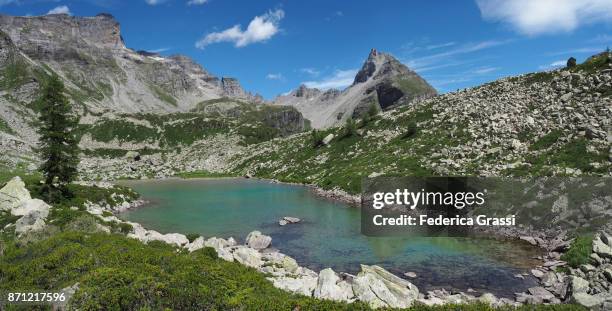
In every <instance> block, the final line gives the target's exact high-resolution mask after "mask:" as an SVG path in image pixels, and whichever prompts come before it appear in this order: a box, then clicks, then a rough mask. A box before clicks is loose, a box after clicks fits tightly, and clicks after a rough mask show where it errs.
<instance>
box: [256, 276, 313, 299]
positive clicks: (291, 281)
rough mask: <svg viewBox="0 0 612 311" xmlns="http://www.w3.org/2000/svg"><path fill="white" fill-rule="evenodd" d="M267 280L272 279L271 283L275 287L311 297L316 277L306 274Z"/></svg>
mask: <svg viewBox="0 0 612 311" xmlns="http://www.w3.org/2000/svg"><path fill="white" fill-rule="evenodd" d="M268 280H270V281H272V284H273V285H274V287H276V288H280V289H282V290H286V291H288V292H291V293H294V294H300V295H304V296H308V297H312V292H313V291H314V289H315V287H316V286H317V278H316V277H313V276H307V275H303V276H298V277H289V276H281V277H276V278H268Z"/></svg>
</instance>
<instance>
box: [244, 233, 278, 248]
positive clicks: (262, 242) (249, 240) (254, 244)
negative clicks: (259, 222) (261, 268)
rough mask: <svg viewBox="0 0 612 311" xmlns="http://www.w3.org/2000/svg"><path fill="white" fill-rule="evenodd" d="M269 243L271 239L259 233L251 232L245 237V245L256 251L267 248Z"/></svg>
mask: <svg viewBox="0 0 612 311" xmlns="http://www.w3.org/2000/svg"><path fill="white" fill-rule="evenodd" d="M271 243H272V238H271V237H269V236H267V235H264V234H262V233H261V232H259V231H253V232H251V233H249V235H247V237H246V245H247V246H248V247H250V248H253V249H256V250H260V249H265V248H268V246H270V244H271Z"/></svg>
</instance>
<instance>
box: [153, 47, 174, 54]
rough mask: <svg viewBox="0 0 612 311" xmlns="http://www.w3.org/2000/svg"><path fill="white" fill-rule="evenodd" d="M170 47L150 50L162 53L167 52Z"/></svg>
mask: <svg viewBox="0 0 612 311" xmlns="http://www.w3.org/2000/svg"><path fill="white" fill-rule="evenodd" d="M170 50H171V48H159V49H155V50H151V52H153V53H163V52H167V51H170Z"/></svg>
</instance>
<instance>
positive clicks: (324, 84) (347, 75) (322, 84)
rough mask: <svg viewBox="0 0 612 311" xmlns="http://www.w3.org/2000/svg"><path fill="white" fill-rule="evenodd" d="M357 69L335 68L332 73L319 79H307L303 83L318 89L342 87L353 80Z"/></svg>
mask: <svg viewBox="0 0 612 311" xmlns="http://www.w3.org/2000/svg"><path fill="white" fill-rule="evenodd" d="M356 74H357V69H348V70H336V72H334V74H333V75H331V76H329V77H326V78H324V79H322V80H319V81H307V82H304V85H306V86H307V87H310V88H317V89H320V90H327V89H343V88H345V87H347V86H349V85H351V84H353V81H354V80H355V75H356Z"/></svg>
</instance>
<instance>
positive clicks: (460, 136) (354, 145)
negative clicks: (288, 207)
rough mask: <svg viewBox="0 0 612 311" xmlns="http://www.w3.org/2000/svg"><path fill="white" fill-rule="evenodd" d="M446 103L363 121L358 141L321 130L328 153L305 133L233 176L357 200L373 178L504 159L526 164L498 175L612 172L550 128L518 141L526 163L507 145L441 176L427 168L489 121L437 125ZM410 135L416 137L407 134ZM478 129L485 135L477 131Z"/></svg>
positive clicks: (262, 150) (260, 151) (478, 167)
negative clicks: (331, 137) (294, 184)
mask: <svg viewBox="0 0 612 311" xmlns="http://www.w3.org/2000/svg"><path fill="white" fill-rule="evenodd" d="M602 57H603V56H599V57H595V58H594V59H592V60H591V61H589V62H586V63H585V64H582V65H579V66H578V67H576V68H574V69H571V71H582V72H587V73H588V72H593V71H595V70H597V69H598V68H602V66H607V63H606V62H605V61H603V60H602ZM552 77H553V74H552V73H548V72H545V73H535V74H530V75H526V76H524V77H522V78H520V79H519V78H510V79H509V81H514V82H516V83H526V84H528V85H530V84H532V83H535V82H542V81H545V82H546V83H549V82H550V80H552ZM479 89H483V90H485V91H486V92H485V93H484V94H491V93H493V94H500V93H501V92H504V91H505V89H504V88H503V87H502V86H500V85H499V83H498V82H493V83H490V84H487V85H483V86H480V87H478V88H476V89H475V90H474V91H478V90H479ZM476 94H477V95H476V96H483V95H482V94H480V93H476ZM534 96H535V95H534ZM478 99H479V98H476V100H478ZM449 100H450V99H449V97H448V96H440V97H437V98H434V99H433V100H429V101H424V102H420V103H417V104H414V105H412V106H410V107H400V108H397V109H393V110H391V111H388V112H386V113H384V114H383V115H382V117H379V118H378V119H376V120H374V121H370V122H368V123H367V124H364V123H363V122H360V125H359V126H360V127H361V131H362V133H361V135H358V136H350V137H344V138H343V137H342V136H343V132H344V130H343V129H342V128H331V129H328V130H325V131H323V133H322V135H323V136H326V135H328V134H330V133H331V134H334V135H335V138H334V140H333V141H332V142H331V143H330V144H329V146H319V147H315V146H314V145H313V142H312V139H311V137H310V135H308V134H302V135H298V136H293V137H290V138H289V139H284V140H274V141H271V142H268V143H263V144H260V145H257V146H255V147H254V148H251V151H250V152H247V153H246V155H244V156H240V157H238V158H237V159H236V162H237V163H238V164H237V165H235V166H234V168H233V173H234V174H244V173H247V172H249V173H251V174H254V175H256V176H260V177H265V178H273V179H278V180H281V181H287V182H297V183H307V184H315V185H318V186H320V187H322V188H325V189H330V188H336V187H337V188H341V189H343V190H345V191H348V192H349V193H359V191H360V187H361V180H362V178H363V177H367V176H369V175H370V174H373V173H384V174H385V175H387V176H430V175H460V176H470V175H479V174H481V173H482V168H483V167H494V166H495V165H498V164H500V163H501V164H511V163H513V162H509V160H508V159H507V158H508V157H510V158H511V157H514V158H512V161H521V162H523V163H525V164H524V165H520V166H516V167H514V168H508V169H506V170H505V171H501V172H500V173H501V174H500V175H504V176H525V175H531V176H547V175H554V174H556V173H555V170H556V169H559V168H574V169H580V170H581V171H582V172H583V174H595V175H597V174H603V175H606V174H610V170H611V167H612V166H611V165H610V162H609V161H607V157H608V149H607V148H606V147H605V146H596V147H597V148H595V149H596V150H594V151H593V150H591V151H589V148H588V144H589V141H588V140H587V139H585V138H574V139H572V140H571V141H568V142H565V141H562V140H559V138H560V137H568V136H570V135H574V137H575V136H576V135H575V133H571V132H568V131H567V130H565V129H563V128H562V127H558V128H553V129H552V130H551V131H550V132H549V133H547V134H546V135H544V136H543V137H533V136H532V135H531V134H530V130H529V129H528V128H527V127H526V128H525V129H524V130H523V131H522V132H520V133H519V134H518V135H517V136H516V138H517V139H518V140H520V141H521V143H523V144H526V145H527V146H528V149H529V152H528V153H527V154H526V155H525V156H524V157H518V158H517V157H516V156H513V155H512V153H511V150H509V148H508V146H494V145H492V146H490V147H488V148H489V149H491V150H493V149H499V150H498V151H497V152H496V153H494V154H485V155H484V156H481V155H478V154H476V153H472V151H467V152H464V153H465V154H464V155H463V156H456V155H455V157H458V158H460V159H461V160H463V161H465V163H464V164H463V165H459V166H456V167H453V166H451V165H445V166H447V167H449V169H447V170H446V171H443V172H442V173H441V172H440V171H439V170H437V168H436V167H432V166H431V165H428V164H427V162H432V161H433V162H436V161H439V160H440V159H442V158H446V157H448V156H444V155H441V154H437V153H438V152H439V151H440V150H442V149H447V150H459V151H461V148H462V147H464V146H469V145H471V144H472V143H478V141H479V140H480V139H476V138H474V137H475V136H474V135H473V134H472V133H470V132H468V130H467V128H468V126H467V125H468V124H470V123H471V122H472V126H473V125H474V123H473V122H481V123H482V124H481V125H480V126H487V124H486V120H485V121H475V120H467V119H461V118H446V119H442V120H439V119H436V117H435V116H436V115H438V114H440V113H441V112H443V111H444V109H445V108H446V107H448V106H449V105H451V104H452V105H457V104H458V103H456V102H450V101H449ZM536 101H537V100H536ZM540 104H542V105H544V104H545V103H540ZM481 117H482V116H481ZM414 129H416V131H414V133H412V131H413V130H414ZM477 130H478V131H481V132H482V131H483V129H482V128H477ZM496 147H499V148H496ZM461 152H463V151H461ZM452 156H453V155H451V157H452ZM593 162H600V163H607V165H604V166H603V167H599V168H594V167H592V166H591V163H593ZM438 163H440V162H438Z"/></svg>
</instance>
